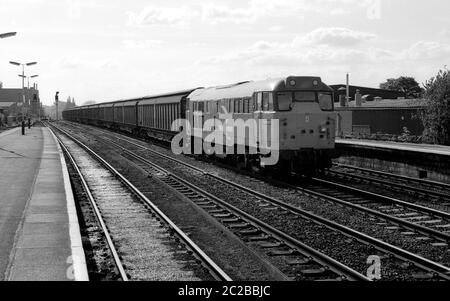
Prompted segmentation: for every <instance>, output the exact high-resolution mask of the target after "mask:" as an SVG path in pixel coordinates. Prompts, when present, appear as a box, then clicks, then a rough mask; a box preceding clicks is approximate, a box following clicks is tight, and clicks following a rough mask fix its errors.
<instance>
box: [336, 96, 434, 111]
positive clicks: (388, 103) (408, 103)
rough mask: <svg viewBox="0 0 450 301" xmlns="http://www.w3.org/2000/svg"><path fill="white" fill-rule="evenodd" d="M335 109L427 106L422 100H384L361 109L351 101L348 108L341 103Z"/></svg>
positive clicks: (364, 103)
mask: <svg viewBox="0 0 450 301" xmlns="http://www.w3.org/2000/svg"><path fill="white" fill-rule="evenodd" d="M334 105H335V108H336V109H339V110H345V109H369V108H373V109H375V108H380V109H381V108H383V109H385V108H394V109H397V108H419V107H423V106H424V105H425V104H424V103H423V100H422V99H382V100H379V101H376V100H375V101H367V102H363V103H362V106H361V107H357V106H356V102H355V101H350V102H349V106H348V107H341V105H340V104H339V103H335V104H334Z"/></svg>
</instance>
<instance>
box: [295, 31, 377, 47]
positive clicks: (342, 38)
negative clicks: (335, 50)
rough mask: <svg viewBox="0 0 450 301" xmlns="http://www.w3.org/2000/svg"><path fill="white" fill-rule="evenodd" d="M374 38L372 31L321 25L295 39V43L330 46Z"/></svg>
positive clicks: (357, 42)
mask: <svg viewBox="0 0 450 301" xmlns="http://www.w3.org/2000/svg"><path fill="white" fill-rule="evenodd" d="M374 38H376V35H374V34H372V33H366V32H360V31H355V30H351V29H348V28H341V27H321V28H317V29H315V30H314V31H312V32H310V33H308V34H307V35H306V36H305V37H301V38H299V39H298V40H297V43H306V44H312V45H330V46H340V47H342V46H355V45H357V44H360V43H363V42H366V41H370V40H372V39H374Z"/></svg>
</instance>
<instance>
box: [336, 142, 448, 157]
mask: <svg viewBox="0 0 450 301" xmlns="http://www.w3.org/2000/svg"><path fill="white" fill-rule="evenodd" d="M336 143H337V144H342V145H356V146H358V145H359V146H366V147H374V148H385V149H392V150H402V151H411V152H419V153H427V154H436V155H444V156H450V146H444V145H432V144H414V143H399V142H391V141H374V140H358V139H336Z"/></svg>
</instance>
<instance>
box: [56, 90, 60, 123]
mask: <svg viewBox="0 0 450 301" xmlns="http://www.w3.org/2000/svg"><path fill="white" fill-rule="evenodd" d="M58 103H59V92H56V94H55V105H56V121H58V106H59V104H58Z"/></svg>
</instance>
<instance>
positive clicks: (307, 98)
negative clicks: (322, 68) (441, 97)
mask: <svg viewBox="0 0 450 301" xmlns="http://www.w3.org/2000/svg"><path fill="white" fill-rule="evenodd" d="M294 99H295V101H298V102H315V101H316V93H315V92H307V91H302V92H295V93H294Z"/></svg>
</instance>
